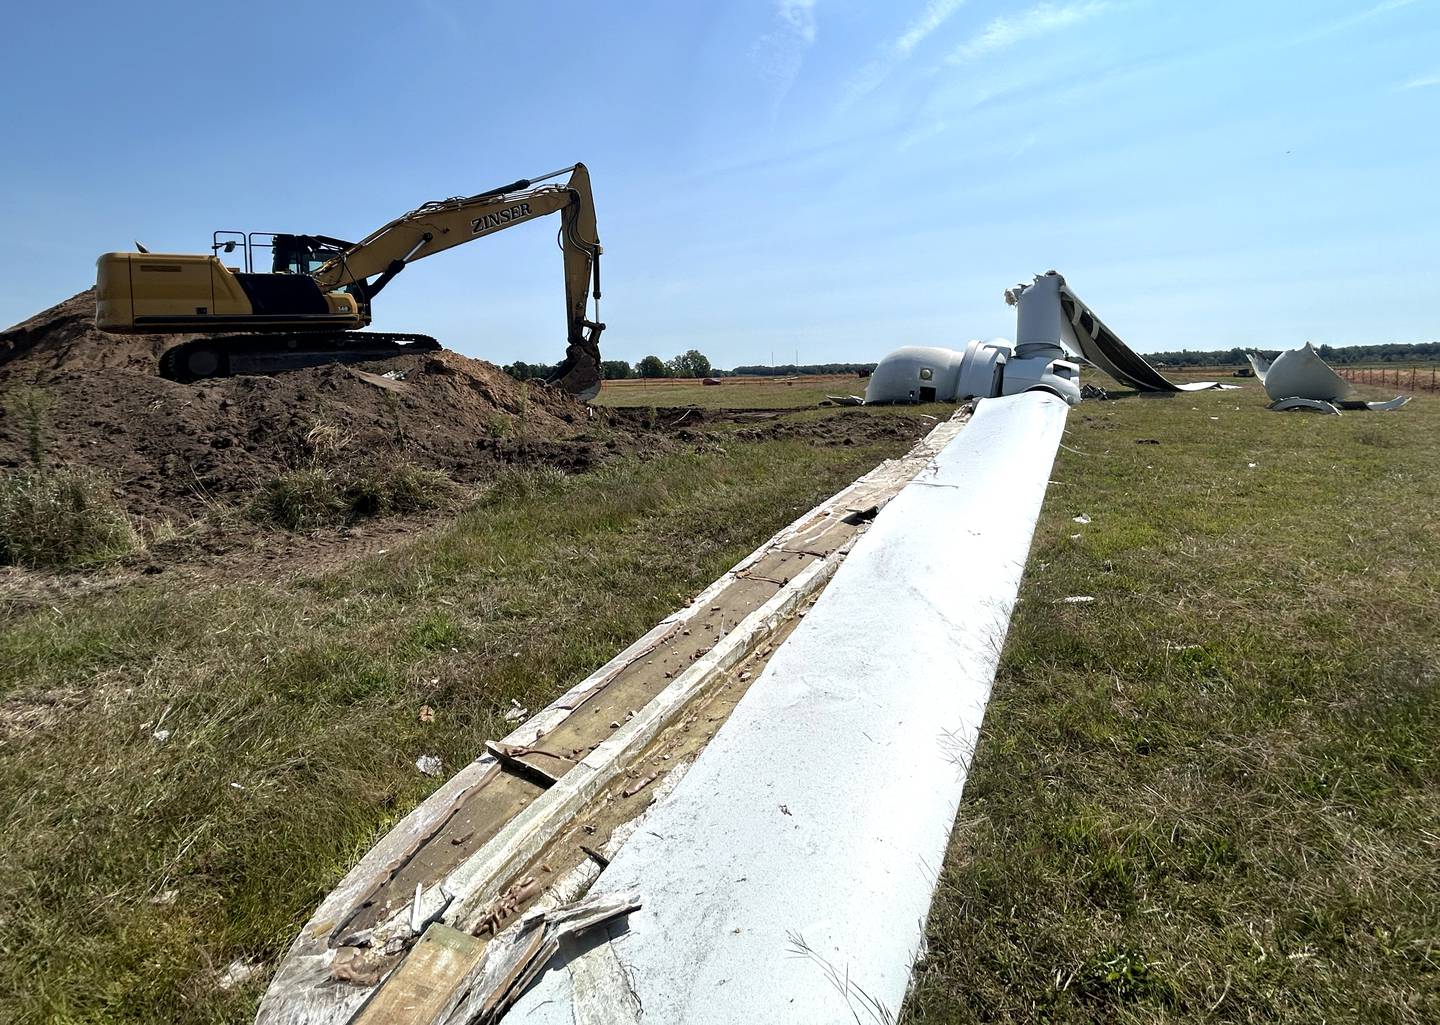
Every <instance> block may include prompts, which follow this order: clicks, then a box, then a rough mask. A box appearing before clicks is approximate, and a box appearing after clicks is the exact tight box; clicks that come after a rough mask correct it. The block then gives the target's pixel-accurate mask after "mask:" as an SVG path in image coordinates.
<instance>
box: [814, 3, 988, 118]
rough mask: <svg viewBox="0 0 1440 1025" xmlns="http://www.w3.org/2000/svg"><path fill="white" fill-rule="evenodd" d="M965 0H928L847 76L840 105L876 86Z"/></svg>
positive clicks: (874, 88)
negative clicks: (857, 70) (875, 52)
mask: <svg viewBox="0 0 1440 1025" xmlns="http://www.w3.org/2000/svg"><path fill="white" fill-rule="evenodd" d="M964 3H965V0H929V2H928V3H927V4H926V5H925V9H924V10H922V11H921V12H920V14H919V16H918V17H916V18H915V20H914V21H912V22H911V23H910V24H909V25H908V26H907V27H906V29H905V31H904V32H902V33H900V35H898V36H896V37H895V38H894V39H892V40H891V41H890V42H889V43H887V44H886V45H885V46H884V48H883V49H881V51H880V53H879V55H878V56H876V58H875V59H874V60H872V61H871V62H870V63H868V64H866V65H865V66H864V67H863V68H861V69H860V70H859V72H857V73H856V75H855V77H854V78H853V79H851V81H850V85H849V87H848V88H847V89H846V91H845V98H844V100H843V101H842V103H841V107H842V108H843V107H847V106H849V105H850V104H852V103H854V102H855V101H856V100H859V99H861V98H863V97H865V96H868V95H869V94H870V93H872V92H874V91H875V90H876V89H877V88H879V86H880V83H881V82H884V81H885V79H887V78H889V77H890V73H891V72H892V71H894V70H895V69H896V68H897V67H899V66H900V65H901V64H904V63H905V62H906V61H907V60H909V59H910V55H911V54H912V53H914V52H915V48H916V47H917V46H919V45H920V44H921V43H923V42H924V41H925V40H926V39H927V38H929V36H930V34H931V33H933V32H934V31H935V30H936V29H938V28H939V27H940V26H941V25H943V24H945V22H947V21H949V20H950V16H951V15H952V14H954V13H955V12H956V11H958V10H959V9H960V8H961V7H962V6H963V5H964Z"/></svg>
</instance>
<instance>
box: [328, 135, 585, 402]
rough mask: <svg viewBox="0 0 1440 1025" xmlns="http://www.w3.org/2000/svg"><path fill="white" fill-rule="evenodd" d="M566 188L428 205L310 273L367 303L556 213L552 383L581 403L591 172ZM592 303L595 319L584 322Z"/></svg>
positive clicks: (526, 187)
mask: <svg viewBox="0 0 1440 1025" xmlns="http://www.w3.org/2000/svg"><path fill="white" fill-rule="evenodd" d="M568 170H569V171H570V178H569V180H568V181H566V182H565V183H564V184H563V185H561V184H548V185H540V184H537V182H540V181H544V180H545V179H548V178H555V177H557V176H558V175H560V174H563V173H564V171H557V172H555V173H553V174H550V175H546V176H545V179H534V180H521V181H517V182H514V183H512V184H510V185H506V186H504V187H503V188H499V189H492V190H490V191H489V192H482V193H480V194H478V195H475V196H465V197H456V198H453V199H442V200H437V201H434V202H430V203H426V204H424V205H423V206H421V207H419V208H417V209H415V210H412V211H410V212H409V213H408V214H405V215H404V216H402V217H397V218H395V220H393V221H391V222H390V223H389V224H386V225H384V226H383V227H380V228H377V229H376V230H375V231H373V232H371V233H370V234H369V235H367V236H366V237H365V238H363V239H361V240H360V241H359V242H357V243H355V244H354V245H353V246H351V247H350V248H348V249H346V250H344V251H342V252H340V253H338V254H336V255H335V256H333V257H331V259H330V260H329V261H327V262H326V263H325V264H323V265H322V266H321V267H320V268H319V269H318V270H316V271H315V281H316V283H317V284H318V285H319V286H320V287H321V288H322V289H324V290H325V291H334V290H337V289H350V290H352V291H354V292H355V293H356V294H357V295H359V296H360V299H361V302H362V303H363V304H365V305H366V306H367V307H368V304H369V302H370V301H371V300H372V299H373V298H374V297H375V295H376V294H377V293H378V292H379V291H380V290H381V289H382V288H384V287H385V286H386V285H387V284H389V283H390V281H391V280H392V279H393V278H394V277H395V275H397V274H399V273H400V271H401V270H403V269H404V268H405V267H407V266H409V265H410V264H412V263H414V262H415V261H417V260H423V259H425V258H426V257H429V256H434V255H435V254H436V253H442V252H444V251H445V250H447V249H453V248H455V247H456V246H459V245H463V244H464V243H466V242H473V241H474V240H475V239H477V238H482V237H484V236H486V235H493V234H495V233H496V232H498V231H503V230H505V229H506V228H511V227H514V226H515V225H517V224H521V223H524V222H525V221H531V220H534V219H536V218H538V217H544V216H546V215H548V214H553V213H558V214H560V218H561V219H560V230H559V232H558V241H559V244H560V249H561V251H562V252H563V253H564V257H565V321H566V326H567V329H568V330H567V337H566V353H565V360H564V362H563V363H561V365H560V368H559V370H558V371H557V373H556V375H555V378H554V380H553V381H552V383H555V384H559V385H560V386H561V387H563V388H565V390H566V391H569V392H571V393H573V394H577V395H580V396H581V397H582V398H592V397H593V396H594V395H595V393H596V392H597V391H599V387H600V332H601V331H603V330H604V328H605V325H604V324H602V323H600V322H599V319H598V307H599V300H600V253H601V251H602V250H601V248H600V240H599V233H598V231H597V229H596V226H595V200H594V196H593V194H592V193H591V190H590V172H589V171H588V170H587V169H586V167H585V165H584V164H576V165H575V166H574V167H571V168H569V169H568ZM591 297H593V298H594V299H595V302H596V307H597V319H596V320H590V319H588V318H587V316H586V307H587V306H588V304H589V299H590V298H591Z"/></svg>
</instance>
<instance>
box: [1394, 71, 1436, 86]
mask: <svg viewBox="0 0 1440 1025" xmlns="http://www.w3.org/2000/svg"><path fill="white" fill-rule="evenodd" d="M1435 85H1440V72H1436V73H1435V74H1433V75H1421V76H1419V77H1418V78H1412V79H1410V81H1408V82H1406V83H1404V84H1403V85H1401V86H1400V88H1401V89H1429V88H1430V87H1431V86H1435Z"/></svg>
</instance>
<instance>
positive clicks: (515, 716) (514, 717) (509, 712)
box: [505, 698, 530, 723]
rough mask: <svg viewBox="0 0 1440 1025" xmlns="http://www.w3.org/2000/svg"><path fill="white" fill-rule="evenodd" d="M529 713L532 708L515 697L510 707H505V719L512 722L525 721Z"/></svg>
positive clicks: (511, 700)
mask: <svg viewBox="0 0 1440 1025" xmlns="http://www.w3.org/2000/svg"><path fill="white" fill-rule="evenodd" d="M529 714H530V709H528V708H525V707H523V706H522V705H521V704H520V702H518V701H516V700H515V699H514V698H511V699H510V707H509V708H507V709H505V721H506V722H511V723H514V722H523V721H524V719H525V717H526V716H528V715H529Z"/></svg>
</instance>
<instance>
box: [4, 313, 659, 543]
mask: <svg viewBox="0 0 1440 1025" xmlns="http://www.w3.org/2000/svg"><path fill="white" fill-rule="evenodd" d="M94 315H95V314H94V294H93V291H92V292H82V293H80V294H79V295H77V296H74V297H73V298H71V299H68V300H66V301H65V302H63V303H60V304H59V305H57V306H54V307H51V308H50V309H48V310H46V311H44V312H43V313H40V314H37V315H36V316H35V317H32V318H30V319H29V320H27V321H25V322H24V323H23V324H19V325H17V326H16V327H14V328H11V329H10V330H8V331H6V332H4V333H3V334H0V407H4V408H3V411H0V466H18V465H21V464H22V463H23V462H24V461H25V458H26V455H25V453H26V445H27V437H28V434H29V429H30V425H29V424H28V423H25V422H22V421H23V419H24V418H23V416H22V415H21V414H19V413H18V412H17V411H16V410H15V408H14V406H15V405H16V404H15V403H9V402H6V401H5V399H6V398H7V396H9V395H13V394H14V392H15V391H16V389H18V388H22V387H29V388H36V389H39V390H40V391H42V392H43V393H44V394H45V397H46V403H47V404H48V406H49V411H48V413H47V415H46V418H45V419H46V423H45V435H46V451H47V454H48V458H49V460H50V461H51V462H55V463H77V464H84V465H88V466H92V467H96V468H99V469H101V470H103V471H104V472H105V473H106V474H108V475H109V476H110V477H111V479H112V480H114V481H115V483H116V490H117V494H118V495H119V496H120V498H121V499H122V501H123V502H124V504H125V506H126V507H127V508H128V509H129V510H130V511H131V512H132V513H136V514H139V515H143V516H147V517H152V518H162V517H169V518H172V519H176V520H178V521H182V522H183V521H187V520H189V519H190V518H193V517H194V516H196V515H198V514H200V513H201V512H202V511H204V509H205V508H206V506H207V504H208V503H212V502H221V503H227V504H237V503H239V502H243V501H244V500H245V499H246V498H247V497H248V496H249V495H250V494H252V493H253V492H254V491H255V490H256V488H257V487H258V486H259V485H260V483H261V482H263V481H264V480H266V479H268V478H270V477H272V476H273V475H275V474H276V473H279V472H281V471H283V470H286V469H291V468H299V467H307V466H314V465H323V466H326V467H334V468H341V467H350V466H357V465H365V464H374V463H377V462H380V463H383V462H387V461H391V462H398V461H405V462H410V463H414V464H416V465H418V466H422V467H426V468H429V469H436V470H441V471H443V472H445V473H446V474H448V475H449V476H451V477H452V478H453V479H455V480H458V481H461V482H473V481H477V480H483V479H485V478H486V477H488V476H490V475H491V474H493V472H494V469H495V467H496V466H497V464H502V463H514V462H533V463H545V464H551V465H558V466H560V467H562V468H564V469H567V470H572V471H573V470H578V469H583V468H584V467H586V466H589V465H590V464H591V463H593V462H595V461H596V460H598V459H602V458H604V457H605V456H606V455H608V454H609V453H611V452H614V451H620V450H624V449H633V448H634V447H635V446H636V444H637V443H638V442H639V440H640V439H638V438H632V437H630V436H629V434H628V433H627V432H623V431H622V432H614V431H605V432H594V431H593V424H592V421H593V419H594V418H595V416H596V414H595V413H594V412H593V411H592V410H590V409H589V408H588V407H586V406H584V405H582V404H581V403H579V402H577V401H575V400H574V399H572V398H571V397H570V396H568V395H566V394H564V393H563V392H559V391H556V390H554V389H550V388H545V387H543V386H542V385H539V384H536V383H532V382H524V383H522V382H519V381H516V380H514V379H513V378H511V377H509V376H508V375H507V374H505V373H504V372H502V371H501V370H499V369H498V368H497V367H495V366H493V365H492V364H489V363H485V362H483V361H480V360H473V359H469V358H467V357H465V356H461V355H460V354H458V353H454V352H449V351H440V352H433V353H423V354H413V355H405V356H399V357H395V358H393V359H388V360H383V361H378V362H373V363H365V364H351V365H334V364H332V365H329V366H321V367H311V368H306V369H302V370H293V371H289V372H287V373H283V374H277V375H274V376H254V377H234V378H223V379H218V380H213V381H206V382H200V383H197V384H178V383H176V382H174V381H169V380H166V379H164V378H162V377H159V376H158V375H157V373H156V370H155V368H156V365H157V357H158V356H159V354H160V352H161V351H163V350H164V349H165V348H166V347H167V346H169V345H173V344H176V343H177V342H178V341H180V340H182V339H180V338H179V337H177V336H174V335H164V336H161V335H114V334H109V333H106V332H102V331H97V330H95V327H94ZM630 433H633V432H630ZM602 434H603V436H602Z"/></svg>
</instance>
